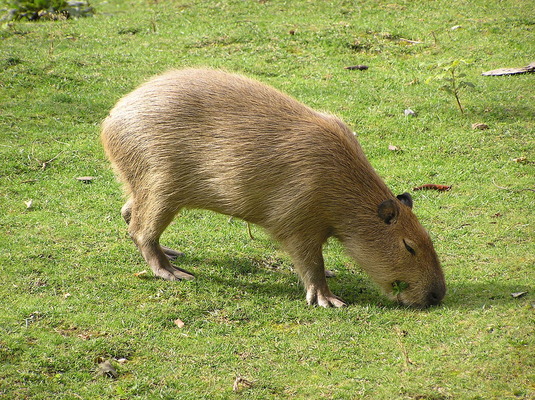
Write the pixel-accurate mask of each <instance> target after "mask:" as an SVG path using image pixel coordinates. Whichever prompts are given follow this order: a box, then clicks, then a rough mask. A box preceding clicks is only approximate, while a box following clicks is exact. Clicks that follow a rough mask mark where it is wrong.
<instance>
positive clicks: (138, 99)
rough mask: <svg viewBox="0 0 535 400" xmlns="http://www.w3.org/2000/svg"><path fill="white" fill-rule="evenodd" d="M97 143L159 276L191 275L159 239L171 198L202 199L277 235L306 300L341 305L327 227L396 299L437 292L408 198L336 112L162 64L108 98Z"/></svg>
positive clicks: (190, 203) (199, 202) (241, 81)
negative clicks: (398, 285)
mask: <svg viewBox="0 0 535 400" xmlns="http://www.w3.org/2000/svg"><path fill="white" fill-rule="evenodd" d="M102 142H103V144H104V148H105V150H106V153H107V155H108V156H109V158H110V160H111V161H112V163H113V165H114V167H115V170H116V171H117V173H118V176H119V179H120V180H121V181H122V182H123V183H124V186H125V190H126V192H127V193H128V195H129V196H130V199H129V201H128V202H127V203H126V204H125V206H124V207H123V209H122V213H123V216H124V218H125V220H126V221H127V223H128V224H129V233H130V235H131V237H132V239H133V240H134V242H135V243H136V245H137V246H138V248H139V249H140V251H141V253H142V254H143V256H144V258H145V260H146V261H147V263H148V264H149V265H150V266H151V268H152V270H153V272H154V274H155V275H157V276H159V277H162V278H164V279H170V280H175V279H192V278H193V276H192V275H191V274H190V273H189V272H187V271H183V270H180V269H178V268H176V267H174V266H172V265H171V264H170V262H169V260H168V258H172V257H175V256H176V255H177V254H179V253H177V252H174V251H173V250H171V249H168V248H163V247H160V245H159V238H160V235H161V234H162V232H163V231H164V229H165V228H166V227H167V225H168V224H169V223H170V222H171V220H172V219H173V217H174V216H175V215H176V214H177V213H178V212H179V210H180V209H181V208H184V207H187V208H202V209H208V210H212V211H216V212H219V213H223V214H227V215H232V216H236V217H239V218H242V219H244V220H246V221H249V222H252V223H255V224H258V225H260V226H262V227H264V228H265V229H266V230H267V231H268V232H269V233H270V234H271V235H272V236H273V237H274V238H276V239H277V240H279V241H280V242H281V243H282V244H283V245H284V247H285V249H286V250H287V251H288V252H289V254H290V255H291V257H292V259H293V262H294V265H295V268H296V270H297V272H298V274H299V276H300V277H301V279H302V281H303V283H304V286H305V288H306V291H307V301H308V303H309V304H319V305H321V306H325V307H327V306H337V307H338V306H343V305H345V303H344V302H343V301H342V300H341V299H340V298H338V297H336V296H334V295H333V294H332V293H331V291H330V290H329V288H328V286H327V282H326V279H325V269H324V264H323V257H322V246H323V244H324V243H325V241H326V240H327V238H329V237H330V236H334V237H336V238H338V239H339V240H340V241H341V242H342V243H343V244H344V245H345V247H346V249H347V251H348V252H349V254H350V255H351V256H352V257H353V258H354V259H355V260H356V261H357V262H358V264H360V265H361V266H362V268H363V269H364V270H365V271H366V272H368V273H369V274H370V275H371V277H372V278H373V279H374V280H375V281H376V282H377V283H378V284H379V285H380V286H381V287H382V288H383V290H384V291H385V292H386V293H387V294H389V295H390V296H391V297H394V295H393V294H392V285H393V283H394V282H396V281H403V282H407V283H408V285H409V286H408V288H407V289H406V290H405V291H403V292H402V293H400V294H398V295H397V299H398V300H399V301H400V302H401V303H403V304H406V305H412V306H416V307H425V306H428V305H430V304H437V303H439V302H440V300H441V299H442V298H443V297H444V293H445V283H444V276H443V273H442V270H441V267H440V264H439V261H438V258H437V256H436V253H435V250H434V248H433V245H432V243H431V240H430V238H429V236H428V234H427V232H426V231H425V230H424V229H423V227H422V226H421V225H420V223H419V222H418V220H417V219H416V217H415V215H414V214H413V213H412V211H411V207H410V206H412V201H409V200H408V199H410V196H408V195H405V197H402V196H398V197H399V198H396V197H395V196H394V195H393V194H392V192H391V191H390V190H389V189H388V188H387V186H386V185H385V183H384V182H383V181H382V180H381V178H380V177H379V176H378V175H377V173H376V172H375V171H374V169H373V168H372V166H371V165H370V163H369V162H368V160H367V159H366V157H365V155H364V153H363V152H362V149H361V147H360V145H359V143H358V142H357V140H356V139H355V137H354V135H353V133H352V132H351V130H350V129H349V128H348V127H347V126H346V125H344V124H343V123H342V122H341V121H340V120H339V119H337V118H335V117H333V116H330V115H326V114H322V113H318V112H316V111H314V110H312V109H310V108H308V107H306V106H305V105H303V104H301V103H299V102H297V101H296V100H294V99H293V98H291V97H289V96H287V95H285V94H283V93H281V92H279V91H277V90H275V89H273V88H271V87H269V86H266V85H264V84H262V83H259V82H257V81H254V80H251V79H248V78H245V77H242V76H239V75H233V74H229V73H226V72H222V71H217V70H210V69H185V70H174V71H170V72H167V73H165V74H163V75H160V76H157V77H154V78H153V79H151V80H150V81H148V82H147V83H145V84H143V85H141V86H140V87H139V88H137V89H136V90H134V91H133V92H132V93H130V94H128V95H127V96H125V97H124V98H122V99H121V100H120V101H119V102H118V103H117V105H116V106H115V108H114V109H113V110H112V111H111V112H110V115H109V116H108V118H106V120H105V121H104V122H103V125H102ZM406 245H408V246H410V247H411V248H412V249H413V252H410V251H409V250H408V247H406ZM412 253H414V254H412Z"/></svg>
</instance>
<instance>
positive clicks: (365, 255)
mask: <svg viewBox="0 0 535 400" xmlns="http://www.w3.org/2000/svg"><path fill="white" fill-rule="evenodd" d="M375 215H376V219H375V221H374V223H373V224H370V227H371V226H374V229H373V230H372V229H367V232H366V234H367V235H366V236H368V240H364V241H362V240H360V241H359V242H360V243H358V244H357V249H356V250H357V252H358V255H357V254H355V253H354V252H352V253H353V256H355V258H356V259H357V261H358V262H359V264H360V265H361V266H362V268H363V269H364V270H365V271H366V272H367V273H368V274H369V275H370V276H371V277H372V279H373V280H374V281H375V282H376V283H377V284H378V285H379V286H380V287H381V288H382V290H383V291H384V292H385V294H386V295H387V296H389V297H390V298H391V299H394V300H397V301H398V302H399V303H401V304H402V305H405V306H410V307H415V308H426V307H429V306H432V305H437V304H439V303H440V302H441V301H442V299H443V298H444V295H445V294H446V283H445V280H444V273H443V272H442V268H441V266H440V262H439V260H438V257H437V254H436V252H435V249H434V247H433V243H432V242H431V238H430V237H429V234H428V233H427V231H426V230H425V229H424V228H423V227H422V225H421V224H420V223H419V222H418V219H417V218H416V216H415V215H414V213H413V212H412V198H411V196H410V195H409V194H408V193H404V194H402V195H399V196H397V198H392V199H388V200H384V201H383V202H381V203H380V204H379V205H378V206H377V209H376V214H375Z"/></svg>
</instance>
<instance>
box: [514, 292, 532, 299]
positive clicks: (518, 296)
mask: <svg viewBox="0 0 535 400" xmlns="http://www.w3.org/2000/svg"><path fill="white" fill-rule="evenodd" d="M527 294H528V292H516V293H511V296H513V299H519V298H521V297H524V296H525V295H527Z"/></svg>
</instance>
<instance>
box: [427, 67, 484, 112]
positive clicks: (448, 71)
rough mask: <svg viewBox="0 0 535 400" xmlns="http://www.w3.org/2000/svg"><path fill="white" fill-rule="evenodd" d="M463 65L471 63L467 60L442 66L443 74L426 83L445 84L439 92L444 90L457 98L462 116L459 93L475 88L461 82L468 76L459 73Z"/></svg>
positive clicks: (471, 84) (431, 78)
mask: <svg viewBox="0 0 535 400" xmlns="http://www.w3.org/2000/svg"><path fill="white" fill-rule="evenodd" d="M461 64H465V65H466V64H469V62H467V61H465V60H454V61H452V62H451V63H448V64H446V65H441V66H440V67H441V69H442V72H441V73H439V74H437V75H435V76H432V77H430V78H428V79H427V80H426V83H429V82H430V81H433V80H438V81H441V82H443V85H442V86H441V87H439V90H443V91H445V92H446V93H449V94H451V95H453V96H454V97H455V101H456V102H457V106H458V107H459V110H460V111H461V114H464V109H463V106H462V104H461V100H460V99H459V92H460V91H461V89H463V88H474V87H475V85H474V84H473V83H472V82H468V81H464V80H461V79H462V78H464V77H465V76H466V74H463V73H459V67H460V65H461Z"/></svg>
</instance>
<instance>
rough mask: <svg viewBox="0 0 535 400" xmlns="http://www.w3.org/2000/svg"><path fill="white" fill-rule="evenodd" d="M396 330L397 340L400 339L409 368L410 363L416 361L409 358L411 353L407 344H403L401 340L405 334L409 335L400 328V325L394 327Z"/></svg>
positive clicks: (399, 342) (406, 365)
mask: <svg viewBox="0 0 535 400" xmlns="http://www.w3.org/2000/svg"><path fill="white" fill-rule="evenodd" d="M394 330H395V331H396V335H397V341H398V344H399V347H400V349H401V353H402V354H403V357H404V361H405V368H407V369H408V368H409V365H414V363H413V362H412V360H411V359H410V358H409V353H408V352H407V348H406V347H405V345H404V344H403V341H402V340H401V339H402V338H403V336H406V335H407V332H405V331H402V330H401V329H399V326H396V327H394Z"/></svg>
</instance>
